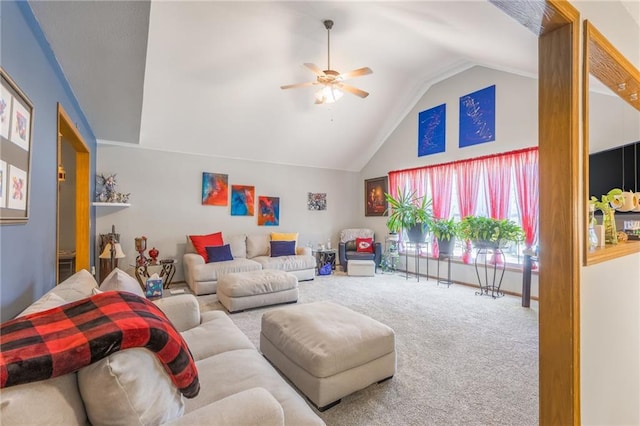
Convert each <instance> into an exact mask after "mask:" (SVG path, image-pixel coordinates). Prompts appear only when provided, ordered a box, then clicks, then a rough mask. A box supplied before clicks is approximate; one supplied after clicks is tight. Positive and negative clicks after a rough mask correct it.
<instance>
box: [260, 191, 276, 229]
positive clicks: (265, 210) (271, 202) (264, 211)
mask: <svg viewBox="0 0 640 426" xmlns="http://www.w3.org/2000/svg"><path fill="white" fill-rule="evenodd" d="M279 224H280V197H266V196H264V195H260V196H259V197H258V226H278V225H279Z"/></svg>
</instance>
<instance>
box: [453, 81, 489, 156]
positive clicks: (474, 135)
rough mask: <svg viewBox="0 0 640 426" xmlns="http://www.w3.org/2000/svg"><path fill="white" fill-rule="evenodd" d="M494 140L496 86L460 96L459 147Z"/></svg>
mask: <svg viewBox="0 0 640 426" xmlns="http://www.w3.org/2000/svg"><path fill="white" fill-rule="evenodd" d="M495 140H496V86H495V84H494V85H493V86H489V87H485V88H484V89H481V90H478V91H477V92H473V93H469V94H468V95H464V96H462V97H461V98H460V136H459V147H460V148H464V147H465V146H471V145H477V144H481V143H486V142H491V141H495Z"/></svg>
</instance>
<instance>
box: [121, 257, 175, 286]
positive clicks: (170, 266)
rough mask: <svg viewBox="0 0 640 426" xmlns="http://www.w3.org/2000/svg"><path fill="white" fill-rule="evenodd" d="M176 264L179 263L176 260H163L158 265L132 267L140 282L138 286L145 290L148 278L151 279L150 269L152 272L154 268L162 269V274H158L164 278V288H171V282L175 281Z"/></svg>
mask: <svg viewBox="0 0 640 426" xmlns="http://www.w3.org/2000/svg"><path fill="white" fill-rule="evenodd" d="M176 263H178V262H177V261H176V260H175V259H162V260H159V261H157V262H156V263H152V262H146V263H145V264H144V265H132V266H133V267H134V272H135V275H136V279H137V280H138V284H140V287H142V289H143V290H145V283H146V281H147V278H149V277H150V274H149V269H151V270H152V272H153V269H154V268H158V267H159V268H161V269H160V273H159V274H158V275H159V276H160V278H162V288H165V289H167V288H169V286H170V285H171V281H172V280H173V276H174V275H175V273H176Z"/></svg>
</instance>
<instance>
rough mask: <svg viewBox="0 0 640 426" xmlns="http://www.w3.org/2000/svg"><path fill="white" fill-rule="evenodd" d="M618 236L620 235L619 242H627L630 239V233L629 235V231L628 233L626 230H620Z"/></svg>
mask: <svg viewBox="0 0 640 426" xmlns="http://www.w3.org/2000/svg"><path fill="white" fill-rule="evenodd" d="M617 237H618V242H619V243H624V242H626V241H627V240H629V236H628V235H627V233H626V232H624V231H618V233H617Z"/></svg>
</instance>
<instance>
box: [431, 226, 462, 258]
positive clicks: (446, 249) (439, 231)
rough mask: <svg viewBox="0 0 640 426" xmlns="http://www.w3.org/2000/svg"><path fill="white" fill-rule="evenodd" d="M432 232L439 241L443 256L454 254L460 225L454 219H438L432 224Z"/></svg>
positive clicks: (439, 248)
mask: <svg viewBox="0 0 640 426" xmlns="http://www.w3.org/2000/svg"><path fill="white" fill-rule="evenodd" d="M430 229H431V232H432V233H433V235H434V236H435V237H436V238H437V239H438V250H439V252H440V253H441V254H452V253H453V248H454V246H455V244H456V237H457V236H458V233H459V223H458V222H456V221H455V220H453V219H436V220H434V221H433V222H432V223H431V226H430Z"/></svg>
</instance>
